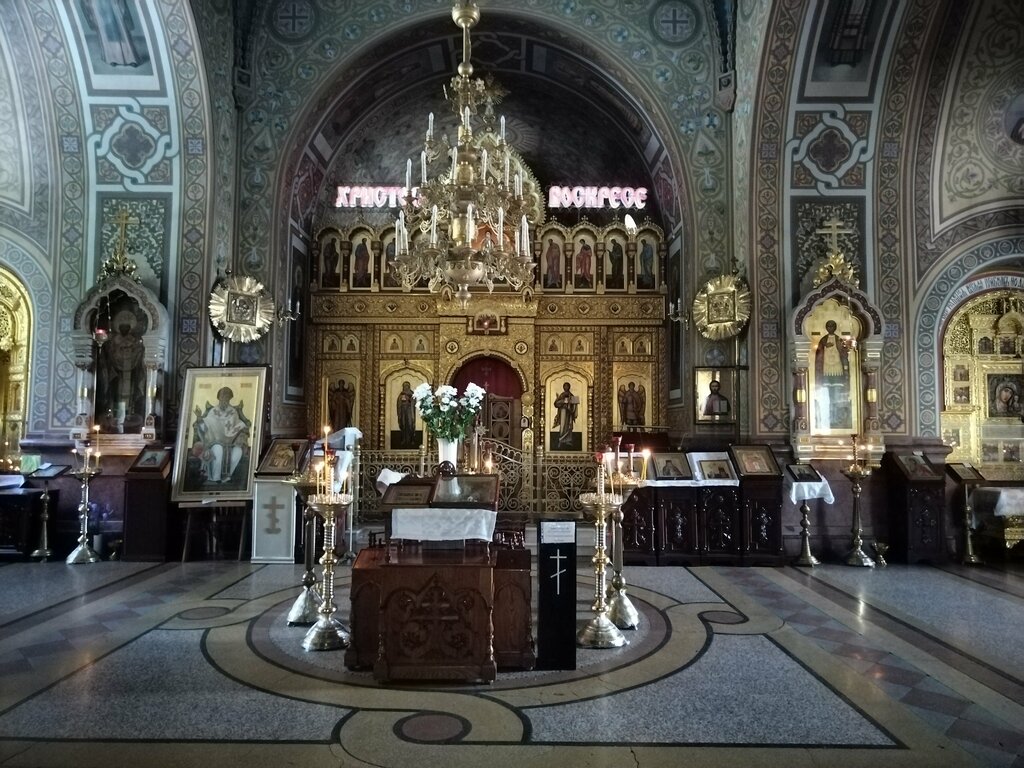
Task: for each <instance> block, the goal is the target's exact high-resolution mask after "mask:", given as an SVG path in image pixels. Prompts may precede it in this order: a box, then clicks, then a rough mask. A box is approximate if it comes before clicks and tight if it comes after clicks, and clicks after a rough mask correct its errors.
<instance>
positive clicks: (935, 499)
mask: <svg viewBox="0 0 1024 768" xmlns="http://www.w3.org/2000/svg"><path fill="white" fill-rule="evenodd" d="M882 471H883V472H885V473H886V479H887V481H888V483H887V485H888V488H889V537H890V542H889V557H890V558H891V559H892V560H893V561H895V562H903V563H917V562H921V561H928V562H943V561H945V560H946V559H947V553H946V532H945V516H946V509H945V508H946V478H945V475H944V474H943V473H942V472H941V471H940V470H939V469H938V468H936V467H934V466H932V465H931V464H930V463H929V462H928V461H927V460H926V459H925V458H924V457H923V456H920V455H918V454H915V453H910V454H894V453H886V454H885V455H884V456H883V457H882Z"/></svg>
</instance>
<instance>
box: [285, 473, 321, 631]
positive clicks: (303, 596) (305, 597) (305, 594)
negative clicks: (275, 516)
mask: <svg viewBox="0 0 1024 768" xmlns="http://www.w3.org/2000/svg"><path fill="white" fill-rule="evenodd" d="M296 455H297V454H296ZM296 468H297V464H296ZM285 482H287V483H290V484H292V485H294V486H295V493H296V495H297V496H298V497H299V498H300V499H301V500H302V503H303V506H304V507H305V509H303V512H302V555H303V562H304V564H305V566H306V570H305V572H304V573H303V574H302V591H301V592H300V593H299V596H298V597H297V598H296V599H295V602H294V603H292V607H291V610H290V611H288V626H292V627H294V626H302V627H308V626H309V625H311V624H315V623H316V620H317V618H318V617H319V612H318V609H319V606H320V602H321V600H322V599H323V598H322V597H321V596H320V592H319V591H318V590H317V588H316V573H314V571H313V562H314V559H313V550H314V548H315V547H316V518H317V514H316V512H314V511H313V510H312V509H310V507H309V505H308V504H306V499H307V498H308V497H309V496H310V495H311V494H312V493H313V492H314V491H315V490H316V480H315V479H314V478H304V477H303V476H302V475H300V474H299V473H298V472H295V473H293V474H292V476H291V477H289V478H288V479H287V480H286V481H285Z"/></svg>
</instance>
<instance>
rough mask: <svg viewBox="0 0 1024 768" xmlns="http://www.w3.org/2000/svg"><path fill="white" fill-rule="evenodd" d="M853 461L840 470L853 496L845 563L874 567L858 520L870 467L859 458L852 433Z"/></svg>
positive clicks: (855, 437) (855, 439) (864, 460)
mask: <svg viewBox="0 0 1024 768" xmlns="http://www.w3.org/2000/svg"><path fill="white" fill-rule="evenodd" d="M852 440H853V461H852V462H851V464H850V465H849V466H848V467H846V469H844V470H842V473H843V474H844V475H845V476H846V478H847V479H848V480H849V481H850V493H851V494H852V496H853V521H852V524H851V528H850V538H851V541H850V551H849V552H848V553H847V555H846V560H845V562H846V564H847V565H856V566H860V567H863V568H874V566H875V561H874V560H872V559H871V558H870V557H868V555H867V554H866V553H865V552H864V540H863V539H862V538H861V533H862V531H863V529H862V528H861V521H860V494H861V491H862V490H863V482H864V479H865V478H867V477H868V476H869V475H870V474H871V467H869V466H868V463H867V459H861V458H860V457H859V455H858V450H859V447H858V445H857V436H856V435H853V437H852Z"/></svg>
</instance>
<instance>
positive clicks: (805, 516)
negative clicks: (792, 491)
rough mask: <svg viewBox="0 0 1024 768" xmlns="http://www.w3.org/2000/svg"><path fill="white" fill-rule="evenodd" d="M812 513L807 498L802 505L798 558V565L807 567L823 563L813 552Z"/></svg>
mask: <svg viewBox="0 0 1024 768" xmlns="http://www.w3.org/2000/svg"><path fill="white" fill-rule="evenodd" d="M810 514H811V508H810V506H809V505H808V504H807V499H804V503H803V504H801V505H800V557H798V558H797V559H796V565H800V566H804V567H807V568H813V567H814V566H816V565H821V561H820V560H818V558H816V557H815V556H814V555H813V554H811V533H810V530H808V529H809V528H810V527H811V522H810V519H809V516H810Z"/></svg>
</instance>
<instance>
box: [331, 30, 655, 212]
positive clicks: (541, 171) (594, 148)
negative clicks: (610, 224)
mask: <svg viewBox="0 0 1024 768" xmlns="http://www.w3.org/2000/svg"><path fill="white" fill-rule="evenodd" d="M472 42H473V48H472V62H473V65H474V75H475V76H477V77H484V76H487V75H493V77H494V79H495V80H496V81H497V82H498V83H499V84H500V85H501V86H502V87H503V88H504V89H505V90H506V91H507V95H506V96H505V98H504V100H503V101H502V103H501V104H500V105H498V107H497V111H498V113H499V114H502V115H504V116H505V118H506V122H507V135H508V140H509V143H510V144H511V145H512V146H513V147H514V148H515V149H516V150H517V151H518V152H519V153H520V154H521V155H522V156H523V158H524V160H525V161H526V163H527V165H528V166H529V167H530V168H531V169H532V170H533V172H534V174H535V175H536V177H537V178H538V180H539V182H540V183H541V186H542V187H544V188H546V187H548V186H549V185H551V184H560V185H562V184H585V185H622V186H633V187H647V188H648V190H649V191H650V194H649V197H648V204H647V207H646V208H645V210H644V211H643V212H642V213H641V214H640V216H639V217H637V218H643V217H644V216H650V218H651V219H652V220H653V221H655V222H656V223H659V224H662V223H663V217H662V212H661V210H660V209H659V206H658V202H657V200H656V197H655V192H654V183H653V180H652V179H653V173H652V170H651V169H652V168H653V167H654V166H655V165H656V164H657V163H658V162H660V161H661V160H662V158H663V156H664V154H665V153H666V151H667V149H666V148H665V147H664V146H663V145H662V143H661V141H660V140H659V138H658V134H657V132H656V131H655V128H654V127H653V126H652V124H651V122H650V119H649V117H648V116H647V113H646V111H645V110H644V109H642V108H640V107H639V105H638V104H637V103H635V101H634V100H633V98H632V96H631V95H630V90H629V87H628V86H627V85H625V84H622V83H620V82H617V81H616V80H614V79H613V78H612V77H611V76H609V74H608V73H607V72H604V71H602V70H600V69H599V68H597V67H596V66H595V65H594V64H592V63H591V62H590V61H589V60H588V59H587V58H584V56H585V55H586V54H587V53H588V52H586V51H582V50H571V48H572V47H573V46H574V45H575V46H576V47H577V48H578V47H579V46H578V44H575V43H574V42H573V41H571V40H569V39H568V38H566V37H565V36H564V35H561V34H559V33H557V32H556V31H554V30H552V29H550V28H545V27H541V26H540V25H538V24H536V23H535V22H532V21H530V20H526V19H522V18H518V17H512V16H503V15H500V14H484V16H483V18H482V20H481V22H480V24H479V25H478V26H477V27H476V28H474V30H473V35H472ZM461 56H462V38H461V34H460V33H459V30H458V29H456V28H455V25H454V24H453V23H452V21H451V18H450V15H448V14H444V15H443V16H441V15H439V16H438V17H437V19H436V20H434V21H431V22H430V23H427V24H420V25H417V26H416V27H415V28H413V29H407V30H404V31H401V32H399V33H397V34H396V35H395V36H393V37H391V38H389V39H388V40H386V41H385V42H384V43H382V44H380V45H378V46H377V47H376V48H375V49H374V50H373V51H371V52H369V53H368V54H367V55H366V56H365V57H364V59H363V61H362V62H361V66H359V67H356V68H355V71H361V72H362V74H361V76H360V77H357V78H356V79H355V80H353V81H352V82H351V83H348V82H339V83H337V84H336V88H335V89H334V90H335V93H336V96H335V97H334V98H331V99H328V100H327V101H325V102H324V103H323V117H322V120H321V122H320V135H319V137H318V138H319V141H318V146H319V151H320V154H322V155H323V156H324V162H325V167H326V172H325V175H324V181H323V185H322V189H321V191H320V195H319V202H320V211H319V212H318V213H317V214H316V218H318V219H321V220H323V218H324V217H330V215H331V214H330V203H331V202H332V201H333V199H334V192H333V190H334V187H335V186H336V185H337V184H340V183H366V184H401V183H402V182H403V180H404V169H405V167H406V160H407V158H410V157H411V158H413V165H414V168H415V169H418V160H417V159H416V158H417V157H418V156H419V152H420V150H421V149H422V146H423V137H424V132H425V130H426V123H427V114H428V113H430V112H433V113H434V115H435V131H436V132H437V135H438V136H440V135H444V134H447V135H449V136H453V135H454V132H455V128H454V126H455V122H456V121H455V117H454V115H452V114H451V113H450V111H449V106H448V104H447V102H445V101H444V96H443V88H444V87H445V86H446V85H447V84H448V83H449V81H450V79H451V77H452V75H453V74H454V73H455V70H456V67H457V65H458V62H459V61H460V60H461ZM344 77H346V75H345V74H344V73H343V74H342V75H341V76H340V78H344ZM326 148H329V149H326ZM416 173H418V171H416ZM550 214H551V212H549V215H550ZM584 214H585V215H586V216H587V217H588V218H589V219H590V220H591V221H594V222H597V223H604V222H606V221H610V220H611V219H612V218H619V219H621V215H622V211H621V210H619V211H618V212H617V216H616V212H612V211H607V210H606V211H603V212H602V211H593V210H590V211H585V212H584ZM580 215H581V214H580V213H579V212H576V211H573V212H571V213H569V212H566V211H563V212H562V213H561V214H560V215H558V216H555V217H554V218H557V219H558V220H561V221H563V222H564V223H566V224H573V223H575V222H576V220H577V219H578V217H579V216H580ZM634 215H636V214H635V213H634Z"/></svg>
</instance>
